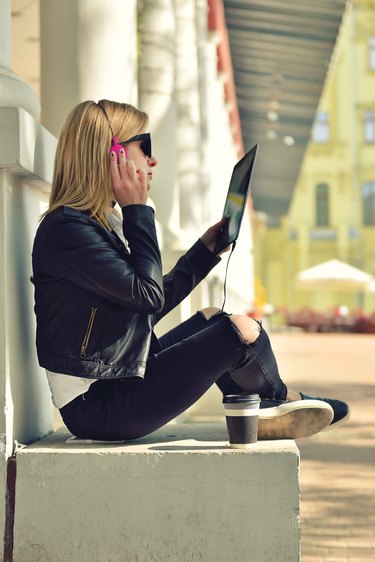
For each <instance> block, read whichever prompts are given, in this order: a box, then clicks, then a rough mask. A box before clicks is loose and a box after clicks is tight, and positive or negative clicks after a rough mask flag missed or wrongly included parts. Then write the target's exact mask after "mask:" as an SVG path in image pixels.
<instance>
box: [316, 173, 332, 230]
mask: <svg viewBox="0 0 375 562" xmlns="http://www.w3.org/2000/svg"><path fill="white" fill-rule="evenodd" d="M328 191H329V190H328V185H327V184H326V183H319V184H318V185H317V186H316V188H315V201H316V205H315V206H316V226H328V225H329V201H328V195H329V193H328Z"/></svg>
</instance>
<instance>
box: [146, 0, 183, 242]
mask: <svg viewBox="0 0 375 562" xmlns="http://www.w3.org/2000/svg"><path fill="white" fill-rule="evenodd" d="M140 15H141V27H140V60H139V105H140V107H141V108H142V109H143V110H144V111H146V112H147V113H148V114H149V116H150V130H151V132H152V137H153V149H154V152H155V156H156V158H157V160H158V167H157V170H156V174H155V178H154V180H153V185H152V191H151V197H152V200H153V201H154V203H155V207H156V211H157V217H158V220H159V221H160V223H161V225H162V228H163V244H164V249H171V250H179V249H180V248H181V246H182V245H183V244H182V241H181V233H180V199H179V189H178V181H177V175H176V174H177V167H176V164H177V139H176V136H177V115H176V101H175V35H176V28H175V17H174V10H173V0H155V1H154V2H145V3H144V5H143V8H142V11H141V14H140Z"/></svg>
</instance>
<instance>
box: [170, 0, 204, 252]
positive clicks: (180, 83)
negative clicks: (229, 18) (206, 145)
mask: <svg viewBox="0 0 375 562" xmlns="http://www.w3.org/2000/svg"><path fill="white" fill-rule="evenodd" d="M174 6H175V15H176V101H177V115H178V136H177V148H178V160H177V162H178V164H177V166H178V172H177V173H178V181H179V189H180V213H181V227H182V229H183V230H184V231H185V233H186V234H187V237H188V239H189V242H191V241H193V240H194V239H195V238H197V237H198V236H199V234H200V230H201V228H202V216H203V213H202V207H203V205H202V203H203V197H202V184H201V166H202V146H201V142H202V138H201V129H200V120H201V115H200V100H199V72H198V64H199V63H198V53H197V22H196V6H195V1H194V0H175V1H174Z"/></svg>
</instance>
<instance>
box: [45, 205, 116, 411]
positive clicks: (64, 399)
mask: <svg viewBox="0 0 375 562" xmlns="http://www.w3.org/2000/svg"><path fill="white" fill-rule="evenodd" d="M108 222H109V225H110V227H111V228H112V229H113V230H114V231H115V232H116V234H117V235H118V236H119V237H120V238H121V240H122V241H123V242H124V243H125V244H126V246H127V242H126V240H125V238H124V234H123V232H122V218H120V216H119V214H118V213H117V212H116V211H113V212H112V213H110V214H109V217H108ZM46 373H47V378H48V383H49V387H50V390H51V395H52V402H53V404H54V406H56V408H59V409H60V408H62V407H63V406H66V404H69V402H71V401H72V400H74V398H76V397H77V396H80V395H81V394H84V393H85V392H87V391H88V389H89V388H90V386H91V385H92V384H93V383H94V382H97V381H98V380H99V379H86V378H83V377H74V376H72V375H65V374H62V373H53V372H51V371H48V370H47V369H46Z"/></svg>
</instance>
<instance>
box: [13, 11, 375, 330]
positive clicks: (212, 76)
mask: <svg viewBox="0 0 375 562" xmlns="http://www.w3.org/2000/svg"><path fill="white" fill-rule="evenodd" d="M11 10H12V12H11V16H12V19H11V36H12V43H11V69H12V71H14V73H15V74H16V75H17V76H18V77H19V78H20V79H21V80H22V81H23V82H25V84H27V85H28V86H30V88H31V89H32V90H33V91H34V92H35V93H36V95H37V97H38V99H39V100H40V104H41V113H40V121H41V123H42V124H43V125H44V126H45V127H46V128H47V129H48V130H49V131H51V132H52V133H53V134H54V135H55V136H58V134H59V129H60V127H61V124H62V122H63V120H64V118H65V116H66V114H67V112H68V111H69V109H70V107H71V106H72V105H74V104H75V103H78V102H79V101H81V100H82V99H86V98H91V99H99V98H100V97H109V98H113V99H118V100H120V101H129V102H131V103H134V104H135V105H137V104H138V105H140V106H141V107H142V108H143V109H145V110H146V111H148V113H149V114H150V118H151V119H150V127H151V131H152V133H153V135H154V139H155V141H154V147H155V152H156V156H157V157H158V158H159V162H160V164H159V169H158V172H159V173H158V174H157V176H158V177H157V178H156V181H155V183H154V190H153V193H152V194H151V197H152V199H153V202H154V204H155V206H156V210H157V216H158V218H159V221H160V224H161V238H162V239H163V251H164V254H165V259H164V261H165V263H166V267H168V266H169V265H170V264H171V263H172V262H173V260H174V258H175V257H176V255H177V254H178V253H179V251H180V250H182V251H184V250H185V249H186V247H187V246H188V245H189V244H190V243H191V242H192V241H193V239H194V237H195V236H197V235H199V234H200V233H201V232H202V229H203V228H204V227H206V226H207V225H209V224H210V222H214V221H216V220H217V218H218V217H220V216H221V213H222V209H223V200H224V195H225V192H226V189H227V185H228V181H229V178H230V173H231V169H232V166H233V164H234V163H235V161H236V160H237V159H238V158H239V157H240V156H241V155H242V154H243V152H244V151H247V150H249V149H250V148H251V147H252V146H253V145H254V144H255V143H259V144H260V152H259V156H258V161H257V166H256V169H255V175H254V178H253V185H252V202H251V203H250V206H249V213H248V217H247V218H246V223H247V224H245V226H244V229H243V231H242V233H241V240H240V242H241V244H240V248H238V249H236V252H235V253H234V256H233V263H232V265H231V267H230V273H229V280H228V283H229V294H230V297H229V306H230V307H231V308H232V309H234V308H236V309H237V310H238V309H240V310H242V311H246V312H248V313H249V314H251V315H253V316H256V317H262V318H264V319H265V320H266V321H267V322H268V324H269V326H270V327H271V329H272V328H273V329H278V330H279V329H283V328H285V327H291V328H299V329H302V330H306V331H319V332H329V331H345V332H348V331H349V332H364V333H373V332H374V331H375V282H373V277H372V276H373V275H374V274H375V255H374V247H375V159H374V155H375V98H374V92H375V31H374V29H375V3H374V2H373V1H371V0H354V1H353V2H345V0H342V1H341V0H332V1H330V0H320V1H318V2H314V3H313V4H311V3H310V2H308V1H299V2H282V1H276V0H265V1H260V0H258V1H242V2H238V1H233V0H207V1H206V0H180V1H174V2H173V1H172V0H159V1H147V0H139V1H138V2H136V1H135V0H128V1H127V2H126V3H124V2H121V1H120V2H113V3H106V2H98V1H96V0H91V1H88V0H79V1H71V0H68V1H66V2H64V3H61V2H58V1H56V0H49V1H48V2H46V1H42V0H41V1H39V0H29V1H27V0H12V2H11ZM236 254H237V256H238V258H237V259H236ZM332 260H336V261H335V262H334V263H333V262H332ZM328 262H329V267H328V266H327V267H326V269H325V268H324V267H323V270H322V271H320V272H318V273H316V272H315V277H314V271H311V274H310V277H309V272H308V271H306V270H309V269H310V268H312V267H313V266H317V265H319V266H324V265H327V264H328ZM343 265H344V266H345V265H349V266H352V267H353V268H355V269H351V268H347V269H346V270H344V268H343V267H342V266H343ZM244 268H245V269H244ZM356 270H359V272H358V271H356ZM361 272H362V273H364V274H367V275H368V276H367V277H361V276H360V273H361ZM301 273H304V274H305V276H306V275H307V278H302V279H300V275H301ZM316 275H318V276H317V277H316ZM311 276H312V277H311ZM222 280H223V271H221V272H220V271H219V273H217V272H215V273H214V274H213V276H212V277H211V278H210V279H209V280H208V282H207V284H206V286H205V288H204V289H203V293H205V294H204V295H203V293H202V291H201V293H202V294H200V295H199V296H197V297H196V301H197V302H196V303H194V302H193V304H192V305H191V306H193V308H194V306H195V304H198V305H199V304H201V303H202V304H218V303H219V302H220V300H221V298H222ZM193 301H194V297H193ZM191 306H190V305H189V304H188V305H187V304H186V303H185V313H184V312H182V313H181V314H182V317H183V316H184V314H185V315H186V314H189V313H190V312H191ZM179 319H180V318H175V319H174V321H176V320H179ZM165 327H167V326H164V328H165Z"/></svg>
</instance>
